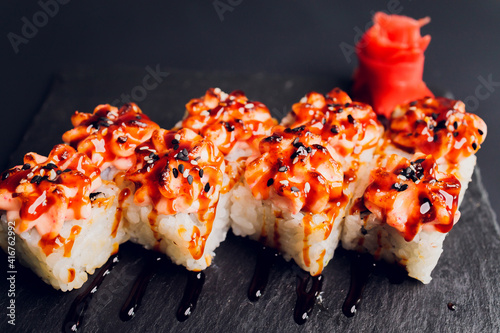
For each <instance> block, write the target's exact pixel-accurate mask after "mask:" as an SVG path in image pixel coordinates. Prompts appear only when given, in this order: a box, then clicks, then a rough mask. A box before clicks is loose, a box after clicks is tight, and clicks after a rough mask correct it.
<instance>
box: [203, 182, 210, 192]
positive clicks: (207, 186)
mask: <svg viewBox="0 0 500 333" xmlns="http://www.w3.org/2000/svg"><path fill="white" fill-rule="evenodd" d="M204 190H205V192H208V191H210V183H206V185H205V188H204Z"/></svg>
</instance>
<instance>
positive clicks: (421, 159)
mask: <svg viewBox="0 0 500 333" xmlns="http://www.w3.org/2000/svg"><path fill="white" fill-rule="evenodd" d="M423 161H425V158H419V159H418V160H416V161H415V163H417V164H420V163H422V162H423Z"/></svg>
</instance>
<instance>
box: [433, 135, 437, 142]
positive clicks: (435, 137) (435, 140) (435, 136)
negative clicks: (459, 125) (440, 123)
mask: <svg viewBox="0 0 500 333" xmlns="http://www.w3.org/2000/svg"><path fill="white" fill-rule="evenodd" d="M433 139H434V142H437V140H438V136H437V134H434V138H433Z"/></svg>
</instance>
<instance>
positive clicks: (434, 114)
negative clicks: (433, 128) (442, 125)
mask: <svg viewBox="0 0 500 333" xmlns="http://www.w3.org/2000/svg"><path fill="white" fill-rule="evenodd" d="M438 117H439V113H435V112H433V113H432V119H434V120H436V119H438Z"/></svg>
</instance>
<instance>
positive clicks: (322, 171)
mask: <svg viewBox="0 0 500 333" xmlns="http://www.w3.org/2000/svg"><path fill="white" fill-rule="evenodd" d="M259 148H260V155H259V156H257V157H255V156H253V157H250V158H249V160H248V161H247V163H248V165H247V168H246V171H245V179H246V181H247V183H248V185H249V187H250V188H251V189H252V193H253V195H254V197H255V198H257V199H259V200H265V199H271V200H272V201H273V203H274V204H275V205H276V206H278V207H280V208H281V209H283V210H288V211H291V212H292V213H293V214H296V213H298V212H299V211H301V210H302V211H305V212H310V213H314V214H316V213H321V212H323V211H324V210H326V209H328V208H330V206H331V205H332V202H334V201H335V202H337V201H339V200H340V198H341V197H342V196H343V179H344V175H343V172H342V166H341V165H340V164H339V163H338V162H337V160H338V159H337V158H336V153H335V151H333V149H331V148H330V147H328V145H327V144H326V142H325V141H323V140H321V137H320V136H319V135H316V134H313V133H312V132H311V131H309V129H307V128H306V127H305V126H300V127H296V128H293V129H290V128H284V127H282V126H277V127H276V128H275V130H274V132H273V134H272V135H271V136H269V137H266V138H264V139H263V140H262V141H261V143H260V146H259Z"/></svg>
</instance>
